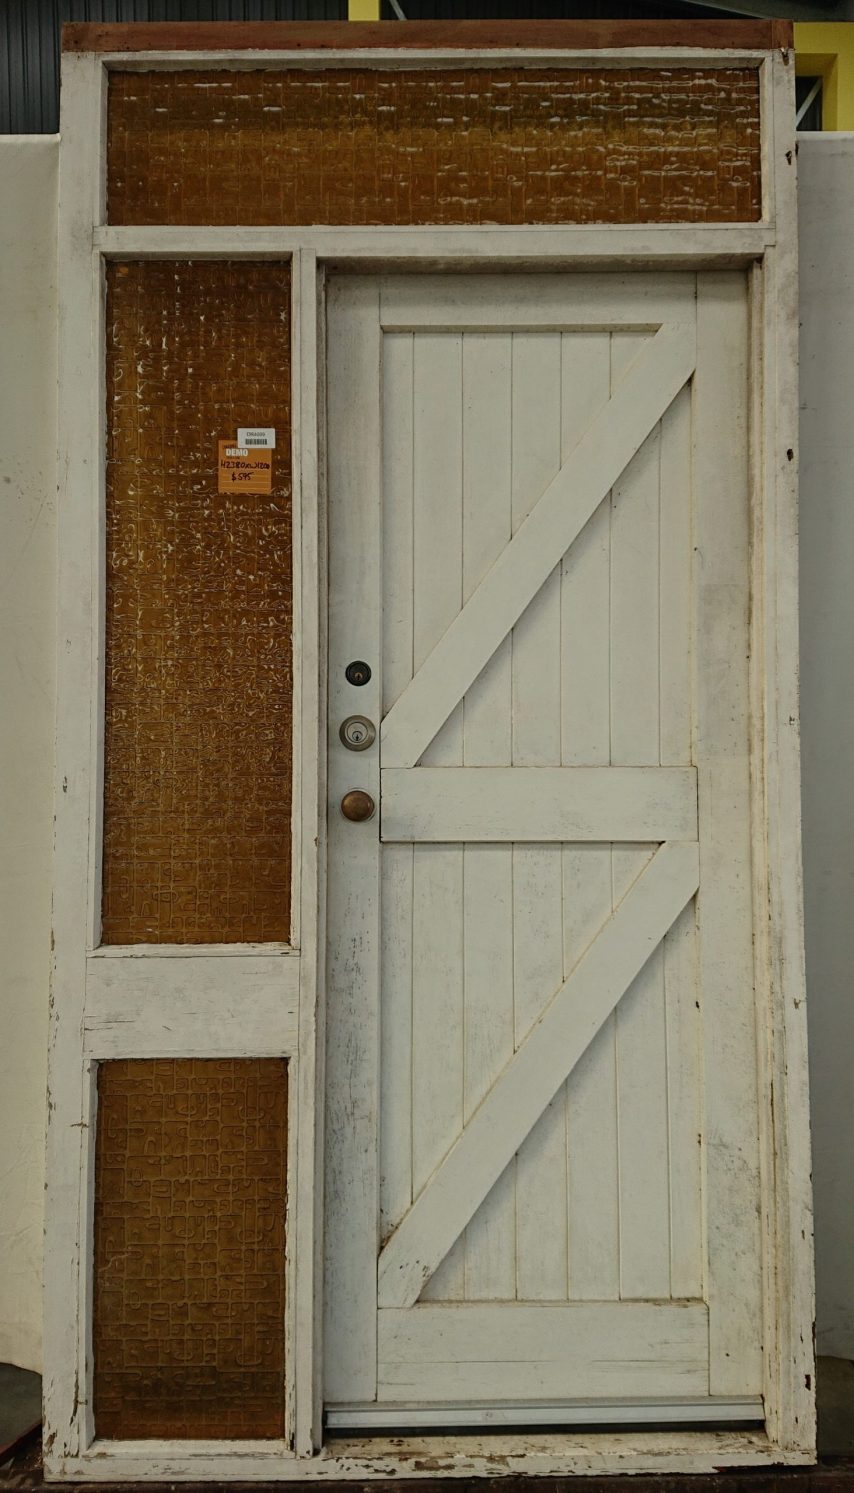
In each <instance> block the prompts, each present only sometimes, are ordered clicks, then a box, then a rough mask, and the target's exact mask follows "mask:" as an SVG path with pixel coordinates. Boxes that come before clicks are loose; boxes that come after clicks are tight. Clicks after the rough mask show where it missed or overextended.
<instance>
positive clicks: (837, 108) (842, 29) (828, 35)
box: [351, 0, 854, 130]
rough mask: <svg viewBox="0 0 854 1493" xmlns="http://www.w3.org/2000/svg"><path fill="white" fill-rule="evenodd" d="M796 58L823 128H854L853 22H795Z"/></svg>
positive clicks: (799, 71)
mask: <svg viewBox="0 0 854 1493" xmlns="http://www.w3.org/2000/svg"><path fill="white" fill-rule="evenodd" d="M351 3H352V0H351ZM795 60H796V71H797V72H798V73H800V74H801V75H802V76H804V75H806V76H807V77H821V78H823V80H824V88H823V90H822V128H823V129H825V130H854V21H796V22H795Z"/></svg>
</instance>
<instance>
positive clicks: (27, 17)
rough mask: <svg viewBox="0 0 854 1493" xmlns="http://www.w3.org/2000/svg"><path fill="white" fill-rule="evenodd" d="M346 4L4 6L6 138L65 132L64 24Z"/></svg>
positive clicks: (310, 16) (2, 121) (316, 12)
mask: <svg viewBox="0 0 854 1493" xmlns="http://www.w3.org/2000/svg"><path fill="white" fill-rule="evenodd" d="M346 17H347V0H0V134H4V135H10V134H11V135H30V134H45V133H47V134H52V133H53V132H54V131H55V130H58V129H59V36H60V29H61V27H62V23H63V22H64V21H342V20H346Z"/></svg>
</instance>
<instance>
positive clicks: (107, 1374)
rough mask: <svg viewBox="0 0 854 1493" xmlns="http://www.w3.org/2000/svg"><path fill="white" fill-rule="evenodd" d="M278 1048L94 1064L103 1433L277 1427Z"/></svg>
mask: <svg viewBox="0 0 854 1493" xmlns="http://www.w3.org/2000/svg"><path fill="white" fill-rule="evenodd" d="M286 1164H287V1064H286V1063H285V1061H284V1060H283V1059H277V1058H263V1059H261V1058H240V1059H233V1060H229V1061H211V1060H209V1059H207V1060H203V1059H197V1058H178V1059H173V1058H170V1059H154V1058H144V1059H136V1060H133V1061H129V1062H111V1063H102V1064H101V1066H100V1068H99V1070H98V1131H97V1139H96V1148H95V1299H94V1322H93V1334H92V1335H93V1354H94V1366H95V1378H94V1410H95V1430H96V1434H97V1435H98V1436H105V1437H111V1438H119V1439H124V1440H127V1439H130V1438H133V1437H151V1436H168V1437H178V1438H181V1437H193V1438H204V1437H215V1438H229V1437H242V1436H247V1437H278V1436H283V1435H284V1398H285V1396H284V1385H285V1336H284V1320H285V1198H286V1193H285V1184H286Z"/></svg>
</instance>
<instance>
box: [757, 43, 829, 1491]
mask: <svg viewBox="0 0 854 1493" xmlns="http://www.w3.org/2000/svg"><path fill="white" fill-rule="evenodd" d="M791 62H792V55H791V53H790V52H789V51H788V50H781V51H779V52H778V51H775V52H773V53H772V54H771V55H769V56H768V57H766V58H765V60H764V62H763V63H762V67H761V73H760V77H761V97H762V107H763V111H764V120H765V124H766V128H765V130H764V132H763V133H764V144H765V154H764V159H763V180H764V181H765V183H766V184H767V185H766V195H767V198H768V201H769V204H770V205H771V206H772V209H773V212H774V219H775V222H776V224H777V229H778V231H777V235H776V244H775V245H774V247H773V248H769V249H768V250H767V251H766V254H765V258H764V262H763V264H762V266H761V267H760V266H758V265H757V266H755V268H754V270H753V274H752V285H751V302H752V310H753V331H754V338H755V340H754V345H753V356H752V367H751V373H752V383H753V390H752V395H753V398H752V409H753V412H754V417H755V418H754V445H753V455H754V468H753V475H754V495H753V496H754V502H753V513H754V519H755V528H754V547H753V554H754V557H755V559H754V568H753V577H752V579H753V585H754V587H755V590H756V593H757V594H758V595H759V596H761V598H762V602H761V605H754V607H753V610H752V617H751V642H750V655H751V675H752V678H751V695H752V699H753V700H754V701H755V702H756V707H755V708H754V711H753V719H754V723H755V724H754V736H753V746H754V758H755V761H756V763H757V767H756V772H755V777H754V804H755V812H754V821H753V822H754V843H755V842H756V841H760V843H761V836H762V831H763V830H764V837H765V846H764V848H765V851H766V854H765V855H764V856H762V858H761V860H760V857H759V855H758V854H757V855H756V857H755V861H754V866H755V874H754V886H755V888H756V893H757V905H759V899H760V898H761V899H762V900H761V905H762V906H763V907H764V906H765V896H766V895H767V905H768V909H769V916H768V921H767V925H766V926H767V932H768V935H769V936H768V937H767V938H766V939H763V940H759V939H757V942H756V951H757V956H758V957H757V963H756V968H757V980H758V981H759V982H761V985H760V988H763V986H766V981H767V987H770V1001H769V1003H768V1004H769V1007H770V1009H768V1010H767V1014H766V1020H765V1023H764V1026H765V1032H764V1036H765V1041H764V1043H763V1052H762V1056H763V1062H762V1064H761V1067H760V1074H761V1080H762V1081H763V1082H764V1083H766V1084H767V1083H768V1082H769V1081H770V1082H771V1083H772V1084H773V1088H774V1112H773V1116H772V1115H769V1114H768V1111H767V1108H766V1109H765V1110H764V1112H762V1113H760V1126H761V1134H762V1155H763V1163H764V1164H765V1166H766V1167H767V1175H768V1176H774V1177H775V1179H779V1181H778V1185H777V1186H775V1187H774V1188H773V1189H768V1190H766V1193H765V1197H764V1199H763V1202H764V1208H763V1212H764V1225H765V1230H766V1252H767V1253H771V1255H772V1258H773V1259H774V1261H775V1264H776V1266H777V1269H776V1270H775V1271H771V1270H768V1271H766V1296H765V1299H766V1304H767V1309H766V1320H768V1319H770V1320H772V1321H773V1322H774V1327H773V1329H772V1330H771V1331H770V1332H768V1333H766V1338H765V1344H766V1359H767V1362H768V1365H769V1370H770V1371H769V1372H768V1373H767V1375H766V1405H767V1410H768V1422H769V1432H770V1434H771V1435H772V1436H773V1437H774V1438H775V1441H776V1442H777V1444H778V1445H782V1446H784V1447H787V1448H792V1450H793V1452H794V1454H795V1456H796V1457H798V1458H799V1459H800V1458H803V1459H804V1460H810V1461H812V1460H813V1459H814V1457H815V1433H816V1422H815V1408H816V1407H815V1362H814V1351H815V1345H814V1342H813V1334H812V1333H811V1332H810V1330H809V1326H810V1322H811V1321H812V1320H813V1319H814V1313H815V1279H814V1261H813V1249H812V1225H813V1216H812V1186H811V1170H810V1127H809V1092H808V1088H809V1074H808V1063H807V1013H806V1001H805V999H804V996H805V972H804V951H803V888H802V883H801V816H800V704H799V695H798V689H799V675H798V560H799V552H798V235H797V220H798V205H797V159H798V146H797V139H796V133H795V124H794V119H793V110H792V98H793V96H794V89H795V79H794V76H793V71H794V70H793V68H792V65H791ZM772 390H773V396H772V397H769V391H772ZM763 396H764V397H763ZM760 700H761V701H762V705H763V706H764V710H760V708H759V705H758V702H759V701H760ZM760 721H762V722H763V723H764V728H765V732H766V733H767V734H765V735H764V736H763V735H762V734H761V727H760ZM760 783H761V788H760ZM769 977H770V978H769ZM771 1191H773V1197H772V1196H770V1195H769V1194H770V1192H771ZM768 1246H770V1248H768Z"/></svg>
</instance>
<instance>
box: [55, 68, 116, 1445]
mask: <svg viewBox="0 0 854 1493" xmlns="http://www.w3.org/2000/svg"><path fill="white" fill-rule="evenodd" d="M101 119H102V68H101V63H100V60H99V59H93V58H91V57H86V56H83V57H74V58H67V59H66V71H65V76H64V80H63V97H62V148H61V166H60V207H59V241H58V253H59V390H60V404H59V426H58V432H57V439H58V453H59V472H60V474H61V475H60V487H59V497H60V501H59V533H58V551H59V555H60V557H61V565H60V573H59V590H58V630H57V665H58V667H57V755H56V846H55V858H54V900H53V950H54V952H53V971H52V982H51V984H52V990H51V997H52V1005H51V1021H50V1038H49V1053H48V1128H47V1187H48V1206H47V1216H46V1233H45V1298H44V1299H45V1317H44V1321H45V1362H46V1366H47V1370H46V1373H45V1379H44V1401H45V1430H46V1438H45V1447H46V1451H45V1462H46V1467H47V1469H48V1472H49V1473H50V1471H51V1470H53V1469H55V1468H56V1467H57V1466H58V1465H59V1463H60V1462H61V1460H62V1459H63V1457H65V1456H68V1455H72V1456H73V1455H76V1454H77V1453H78V1452H79V1451H80V1450H81V1449H82V1444H84V1443H85V1439H86V1433H87V1429H88V1427H87V1422H88V1419H89V1414H88V1411H87V1410H86V1408H85V1407H86V1406H87V1405H88V1404H89V1402H90V1401H91V1395H90V1393H89V1385H88V1382H87V1381H88V1378H89V1356H90V1355H89V1353H88V1340H87V1339H88V1327H87V1312H86V1308H87V1306H88V1301H89V1290H88V1284H87V1282H88V1271H89V1269H90V1264H89V1257H90V1256H91V1250H90V1249H88V1244H89V1236H90V1230H89V1217H90V1203H89V1199H90V1185H91V1176H92V1156H93V1148H94V1136H93V1126H92V1123H91V1121H92V1090H91V1084H92V1074H91V1070H90V1069H89V1068H88V1067H87V1068H84V1063H83V1044H82V1027H83V1011H84V1000H85V980H86V946H87V941H88V939H87V933H88V930H89V922H90V915H91V913H90V909H91V908H92V907H93V903H94V898H93V895H92V881H91V877H90V866H91V864H92V860H93V857H92V854H91V836H90V827H91V824H92V801H93V791H94V792H97V788H96V786H95V785H93V781H92V779H93V772H92V767H93V763H92V756H93V753H92V744H93V739H96V738H97V732H98V723H97V720H96V719H94V709H95V706H96V704H97V701H98V698H99V690H98V688H97V674H96V677H95V678H93V671H94V669H95V664H96V660H97V657H98V648H97V643H96V646H95V647H94V648H93V641H92V640H93V635H94V636H95V637H96V638H97V628H98V625H99V622H98V619H99V612H100V600H101V598H100V580H101V571H100V567H99V565H98V563H97V561H96V558H95V557H96V555H97V554H98V552H99V548H100V544H101V501H100V482H99V475H100V456H99V447H100V434H101V429H102V425H101V409H100V403H101V401H100V388H101V382H100V369H101V362H100V356H99V351H98V337H99V332H100V328H101V322H102V317H101V307H100V273H99V271H97V268H96V272H95V273H93V261H92V255H91V235H92V221H93V217H94V216H95V215H96V212H97V203H96V194H97V186H96V184H97V181H98V161H99V158H100V134H101V131H100V124H101ZM84 1251H86V1253H84ZM81 1260H83V1268H82V1269H81Z"/></svg>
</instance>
